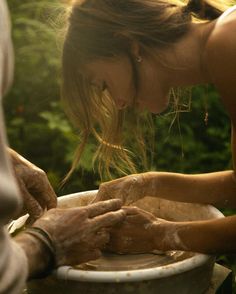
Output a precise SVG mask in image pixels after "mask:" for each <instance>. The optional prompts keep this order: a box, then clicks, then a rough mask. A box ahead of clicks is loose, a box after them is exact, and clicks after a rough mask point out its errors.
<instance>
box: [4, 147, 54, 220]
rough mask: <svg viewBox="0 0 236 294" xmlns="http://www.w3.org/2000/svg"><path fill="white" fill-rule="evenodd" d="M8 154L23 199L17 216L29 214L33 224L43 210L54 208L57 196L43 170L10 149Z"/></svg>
mask: <svg viewBox="0 0 236 294" xmlns="http://www.w3.org/2000/svg"><path fill="white" fill-rule="evenodd" d="M8 153H9V155H10V159H11V162H12V165H13V169H14V173H15V177H16V180H17V183H18V186H19V189H20V192H21V196H22V198H23V208H22V210H21V211H20V212H19V215H18V216H20V215H23V214H25V213H29V215H30V217H31V222H33V221H34V220H36V219H37V218H39V217H40V216H41V215H42V214H43V212H44V210H45V209H50V208H54V207H56V205H57V196H56V194H55V192H54V190H53V188H52V186H51V185H50V183H49V181H48V178H47V176H46V174H45V172H44V171H43V170H41V169H40V168H38V167H37V166H35V165H34V164H32V163H31V162H29V161H28V160H26V159H25V158H23V157H22V156H20V155H19V154H18V153H17V152H15V151H14V150H12V149H8Z"/></svg>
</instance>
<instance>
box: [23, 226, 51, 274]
mask: <svg viewBox="0 0 236 294" xmlns="http://www.w3.org/2000/svg"><path fill="white" fill-rule="evenodd" d="M24 234H29V235H31V236H33V237H35V238H36V239H38V240H39V241H41V243H43V244H44V246H45V247H46V248H47V249H48V252H49V254H50V259H49V263H48V266H47V268H46V270H44V272H43V273H42V275H40V276H39V277H45V276H47V275H48V274H49V273H50V272H51V271H52V269H53V268H54V267H55V265H56V262H55V248H54V245H53V241H52V239H51V237H50V235H49V234H48V233H47V232H46V231H44V230H43V229H41V228H39V227H29V228H27V229H26V230H25V231H24Z"/></svg>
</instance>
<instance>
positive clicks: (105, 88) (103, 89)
mask: <svg viewBox="0 0 236 294" xmlns="http://www.w3.org/2000/svg"><path fill="white" fill-rule="evenodd" d="M105 90H107V84H106V82H103V84H102V91H103V92H104V91H105Z"/></svg>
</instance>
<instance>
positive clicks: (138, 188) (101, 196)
mask: <svg viewBox="0 0 236 294" xmlns="http://www.w3.org/2000/svg"><path fill="white" fill-rule="evenodd" d="M145 190H146V182H145V181H144V174H133V175H129V176H126V177H123V178H119V179H116V180H113V181H109V182H105V183H102V184H101V185H100V187H99V190H98V193H97V195H96V197H95V198H94V200H93V201H92V202H93V203H94V202H98V201H103V200H107V199H114V198H116V199H121V201H122V203H123V204H124V205H130V204H131V203H133V202H135V201H137V200H138V199H141V198H143V197H145V196H146V195H145Z"/></svg>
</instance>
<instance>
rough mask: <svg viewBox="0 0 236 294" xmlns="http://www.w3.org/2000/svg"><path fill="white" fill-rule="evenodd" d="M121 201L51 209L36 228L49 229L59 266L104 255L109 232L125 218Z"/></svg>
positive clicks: (35, 224)
mask: <svg viewBox="0 0 236 294" xmlns="http://www.w3.org/2000/svg"><path fill="white" fill-rule="evenodd" d="M120 208H121V201H120V200H108V201H105V202H99V203H95V204H92V205H88V206H86V207H79V208H70V209H51V210H50V211H48V212H46V213H45V214H44V215H43V216H42V217H41V218H40V219H38V220H37V221H36V222H35V223H34V225H33V227H38V228H40V229H42V230H44V231H46V232H47V234H48V235H49V236H50V238H51V240H52V243H53V246H54V248H55V260H56V266H60V265H75V264H79V263H83V262H86V261H89V260H92V259H97V258H98V257H99V256H100V255H101V249H103V248H104V246H105V244H106V243H107V242H108V241H109V231H110V230H111V229H112V227H114V226H115V225H117V224H119V223H121V222H122V221H123V220H124V218H125V212H124V211H123V210H120Z"/></svg>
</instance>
